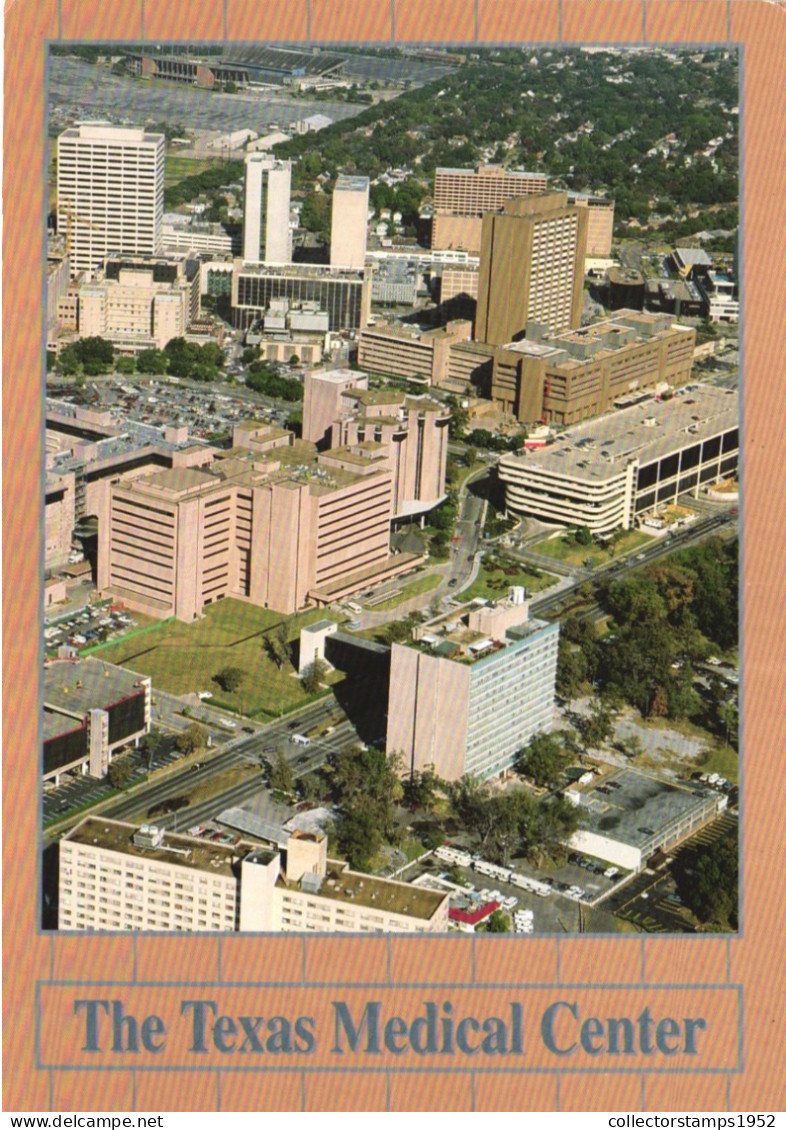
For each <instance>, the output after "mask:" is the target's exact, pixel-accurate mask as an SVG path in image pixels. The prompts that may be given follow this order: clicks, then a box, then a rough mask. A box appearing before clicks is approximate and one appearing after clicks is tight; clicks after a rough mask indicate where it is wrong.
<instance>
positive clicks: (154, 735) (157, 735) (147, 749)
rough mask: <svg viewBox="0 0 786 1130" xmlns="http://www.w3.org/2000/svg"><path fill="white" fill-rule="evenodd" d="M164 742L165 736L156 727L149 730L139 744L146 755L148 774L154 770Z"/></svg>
mask: <svg viewBox="0 0 786 1130" xmlns="http://www.w3.org/2000/svg"><path fill="white" fill-rule="evenodd" d="M163 741H164V735H163V734H162V733H161V731H160V730H157V729H156V728H155V727H153V728H151V729H150V730H148V732H147V733H146V734H145V736H144V737H143V738H142V740H141V741H140V743H139V746H140V749H142V750H143V752H144V754H145V767H146V769H147V771H148V773H149V772H150V770H151V769H152V768H153V760H154V758H155V756H156V754H157V753H158V751H159V750H160V749H161V746H162V744H163Z"/></svg>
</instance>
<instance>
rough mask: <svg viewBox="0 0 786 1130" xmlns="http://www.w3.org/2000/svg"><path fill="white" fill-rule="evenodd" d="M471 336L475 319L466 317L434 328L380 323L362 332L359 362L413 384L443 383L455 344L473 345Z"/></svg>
mask: <svg viewBox="0 0 786 1130" xmlns="http://www.w3.org/2000/svg"><path fill="white" fill-rule="evenodd" d="M471 336H472V324H471V322H468V321H464V320H462V319H457V320H456V321H452V322H448V323H447V325H445V326H441V327H439V328H438V329H431V330H423V329H421V328H420V327H419V326H411V325H405V324H403V323H393V322H379V323H377V325H375V326H367V327H366V328H365V329H364V330H361V332H360V334H359V335H358V364H359V365H360V366H362V368H363V369H365V370H367V371H368V372H370V373H380V374H382V375H384V376H391V377H403V378H405V379H406V380H408V381H412V383H413V384H421V385H424V386H426V387H427V386H429V385H443V384H444V383H445V381H446V380H447V377H448V373H449V371H450V367H451V356H452V351H453V349H454V347H455V346H456V345H459V344H461V343H463V344H470V338H471ZM471 344H474V343H471ZM486 348H487V349H488V348H489V347H486Z"/></svg>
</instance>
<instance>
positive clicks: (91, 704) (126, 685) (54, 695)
mask: <svg viewBox="0 0 786 1130" xmlns="http://www.w3.org/2000/svg"><path fill="white" fill-rule="evenodd" d="M142 678H143V676H141V675H138V674H136V673H135V672H133V671H128V670H126V669H125V668H124V667H115V666H114V664H112V663H105V662H104V661H103V660H102V659H93V658H86V659H77V660H73V659H62V660H55V661H54V662H53V663H52V664H51V665H50V666H48V667H47V668H46V669H45V671H44V705H45V707H48V708H49V709H50V710H54V711H59V712H61V713H63V712H65V713H68V714H79V715H82V714H85V713H86V712H87V711H88V710H94V709H104V708H105V707H107V706H111V705H112V704H113V703H115V702H119V701H120V700H121V699H124V698H130V697H131V696H132V695H135V694H140V693H141V688H140V686H139V682H140V679H142ZM77 683H81V686H77ZM69 728H70V727H69ZM47 736H48V735H47Z"/></svg>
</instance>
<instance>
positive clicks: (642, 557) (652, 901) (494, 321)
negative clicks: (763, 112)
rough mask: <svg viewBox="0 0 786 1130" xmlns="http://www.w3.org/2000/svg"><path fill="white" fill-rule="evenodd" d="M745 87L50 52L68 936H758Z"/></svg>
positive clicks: (390, 53)
mask: <svg viewBox="0 0 786 1130" xmlns="http://www.w3.org/2000/svg"><path fill="white" fill-rule="evenodd" d="M739 84H740V68H739V57H738V52H737V51H736V50H734V49H730V48H725V47H724V48H719V49H695V48H694V49H690V50H688V49H684V50H683V49H677V48H671V49H658V48H652V47H648V48H613V47H608V48H607V47H603V48H573V49H556V48H553V49H549V48H533V47H530V46H525V47H515V48H514V47H508V48H504V49H484V50H478V49H475V48H473V47H464V48H439V47H434V46H429V47H425V46H422V47H421V46H413V47H409V48H374V47H369V46H361V47H346V48H345V47H340V46H336V45H329V46H325V47H322V48H312V47H299V48H298V47H291V46H290V47H279V46H272V45H265V44H254V43H240V44H236V45H233V44H231V43H224V44H222V45H216V44H212V43H169V44H161V45H158V46H156V45H152V44H144V45H142V44H140V45H138V46H134V45H129V44H122V45H121V44H105V45H103V44H95V43H91V44H89V45H88V44H85V45H80V44H78V43H70V44H59V45H57V46H50V48H49V59H48V87H47V89H48V209H47V217H46V231H45V232H44V233H42V234H43V237H44V239H45V241H46V264H47V266H46V293H45V295H44V296H43V305H44V310H45V317H44V326H43V329H42V332H43V334H44V337H45V343H46V374H45V382H46V429H45V436H44V437H43V442H44V444H45V482H44V483H43V487H44V514H45V517H44V531H45V561H44V569H45V575H44V584H43V604H44V608H43V614H42V632H43V640H42V659H43V673H42V701H43V712H42V723H41V740H42V743H43V751H42V753H43V756H42V759H41V774H42V779H41V839H42V842H41V845H40V846H41V853H42V855H41V881H42V883H41V900H40V909H41V919H40V921H41V926H42V928H43V929H44V930H47V931H50V930H51V931H55V930H57V931H64V932H71V933H75V932H84V931H90V932H93V931H95V932H125V931H144V932H152V931H164V932H182V931H186V932H205V931H208V932H209V931H228V932H251V933H278V932H283V933H301V932H305V931H309V932H318V933H349V934H369V933H391V932H399V933H404V932H406V933H410V934H416V933H418V934H423V933H443V934H444V933H447V932H451V933H452V932H460V933H466V934H472V933H498V934H506V933H507V934H516V935H519V936H525V935H535V936H549V935H550V936H554V935H564V934H573V935H576V934H581V933H584V934H590V935H594V936H598V935H634V934H647V933H648V934H660V935H685V934H695V933H709V934H713V933H715V934H729V933H734V932H736V931H738V930H739V929H740V921H739V897H738V855H739V846H738V823H739V746H738V722H739V690H740V667H739V580H738V556H739V526H740V483H739V466H738V464H739V445H740V440H739V418H740V396H739V379H740V372H739V368H740V327H741V323H740V303H741V290H742V281H741V280H742V256H741V253H742V242H741V227H740V219H741V217H740V213H739V165H740V154H739V142H740V136H739V133H740V131H739ZM42 219H43V218H42ZM42 356H43V350H42Z"/></svg>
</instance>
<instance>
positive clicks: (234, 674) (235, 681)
mask: <svg viewBox="0 0 786 1130" xmlns="http://www.w3.org/2000/svg"><path fill="white" fill-rule="evenodd" d="M246 674H247V672H246V671H244V670H243V668H242V667H223V668H222V669H221V670H220V671H219V672H218V674H217V675H214V676H213V682H214V683H218V685H219V686H220V687H221V689H222V690H224V691H226V692H227V694H234V693H235V691H236V690H237V689H238V688H239V686H240V684H241V683H242V682H243V680H244V679H245V677H246Z"/></svg>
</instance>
